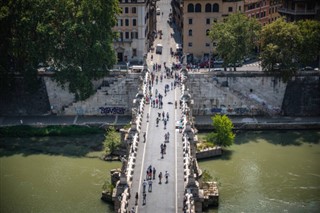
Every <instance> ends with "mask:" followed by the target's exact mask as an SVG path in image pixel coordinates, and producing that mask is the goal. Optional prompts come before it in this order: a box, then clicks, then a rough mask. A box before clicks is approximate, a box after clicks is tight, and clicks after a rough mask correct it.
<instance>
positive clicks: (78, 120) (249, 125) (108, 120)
mask: <svg viewBox="0 0 320 213" xmlns="http://www.w3.org/2000/svg"><path fill="white" fill-rule="evenodd" d="M229 118H230V119H231V121H232V122H233V124H234V126H235V129H236V130H237V129H245V130H257V129H258V130H264V129H266V130H271V129H274V130H278V129H283V130H286V129H320V116H318V117H317V116H314V117H248V116H230V117H229ZM131 119H132V118H131V116H116V115H110V116H56V115H48V116H2V117H0V126H15V125H21V124H23V125H30V126H47V125H87V126H95V127H106V126H111V125H112V126H115V127H116V128H117V129H120V128H122V127H123V126H126V125H128V124H129V123H130V121H131ZM194 122H195V127H196V128H197V129H201V130H206V129H207V130H212V129H213V126H212V121H211V116H209V115H203V116H196V117H194Z"/></svg>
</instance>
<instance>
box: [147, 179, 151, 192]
mask: <svg viewBox="0 0 320 213" xmlns="http://www.w3.org/2000/svg"><path fill="white" fill-rule="evenodd" d="M148 184H149V188H148V192H152V180H151V179H150V180H149V181H148Z"/></svg>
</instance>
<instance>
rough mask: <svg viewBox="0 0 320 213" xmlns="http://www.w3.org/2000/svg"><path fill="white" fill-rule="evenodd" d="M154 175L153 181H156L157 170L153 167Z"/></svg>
mask: <svg viewBox="0 0 320 213" xmlns="http://www.w3.org/2000/svg"><path fill="white" fill-rule="evenodd" d="M152 174H153V178H152V179H153V180H154V179H156V168H155V167H153V170H152Z"/></svg>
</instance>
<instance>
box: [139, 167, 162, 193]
mask: <svg viewBox="0 0 320 213" xmlns="http://www.w3.org/2000/svg"><path fill="white" fill-rule="evenodd" d="M158 177H159V184H161V179H162V172H160V173H159V176H158ZM137 193H138V192H137Z"/></svg>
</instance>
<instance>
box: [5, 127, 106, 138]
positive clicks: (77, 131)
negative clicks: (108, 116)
mask: <svg viewBox="0 0 320 213" xmlns="http://www.w3.org/2000/svg"><path fill="white" fill-rule="evenodd" d="M99 133H102V130H101V129H99V128H97V127H88V126H76V125H72V126H45V127H33V126H27V125H21V126H7V127H0V136H1V137H33V136H71V135H88V134H99Z"/></svg>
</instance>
